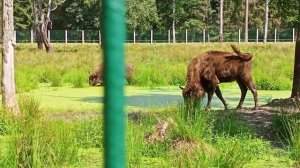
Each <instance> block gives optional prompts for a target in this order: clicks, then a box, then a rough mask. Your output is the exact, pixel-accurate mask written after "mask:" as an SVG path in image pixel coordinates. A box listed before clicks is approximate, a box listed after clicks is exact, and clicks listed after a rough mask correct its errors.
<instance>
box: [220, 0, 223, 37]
mask: <svg viewBox="0 0 300 168" xmlns="http://www.w3.org/2000/svg"><path fill="white" fill-rule="evenodd" d="M223 7H224V0H220V32H219V42H223V41H224V37H223Z"/></svg>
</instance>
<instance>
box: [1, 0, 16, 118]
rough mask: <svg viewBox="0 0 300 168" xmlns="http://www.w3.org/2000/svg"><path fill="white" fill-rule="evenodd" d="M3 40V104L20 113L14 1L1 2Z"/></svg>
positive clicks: (4, 0)
mask: <svg viewBox="0 0 300 168" xmlns="http://www.w3.org/2000/svg"><path fill="white" fill-rule="evenodd" d="M1 8H2V10H1V24H2V25H1V27H2V29H1V37H2V38H1V39H2V40H3V46H2V104H3V106H4V107H5V108H7V109H8V110H11V111H12V112H13V114H15V115H17V114H18V113H19V106H18V103H17V98H16V89H15V75H14V45H15V43H16V42H15V39H14V20H13V0H3V1H2V2H1Z"/></svg>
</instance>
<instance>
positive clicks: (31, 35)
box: [30, 29, 33, 43]
mask: <svg viewBox="0 0 300 168" xmlns="http://www.w3.org/2000/svg"><path fill="white" fill-rule="evenodd" d="M30 43H33V30H32V29H31V30H30Z"/></svg>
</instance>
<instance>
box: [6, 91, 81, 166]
mask: <svg viewBox="0 0 300 168" xmlns="http://www.w3.org/2000/svg"><path fill="white" fill-rule="evenodd" d="M20 102H21V103H20V107H21V112H22V114H21V115H20V116H19V117H18V118H14V120H15V122H13V125H12V126H13V127H11V133H10V134H6V136H7V138H8V141H7V150H6V151H5V153H4V154H3V155H2V157H1V159H0V167H58V166H62V165H73V164H76V163H77V162H78V157H77V152H78V147H77V146H76V144H75V141H74V139H75V138H74V134H73V132H72V131H71V130H72V125H69V124H66V123H65V122H62V121H52V122H48V121H45V120H44V119H43V118H42V113H41V111H40V108H39V102H38V101H37V100H35V99H33V98H31V97H23V98H21V101H20Z"/></svg>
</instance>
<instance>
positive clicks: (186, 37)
mask: <svg viewBox="0 0 300 168" xmlns="http://www.w3.org/2000/svg"><path fill="white" fill-rule="evenodd" d="M187 42H188V31H187V29H185V43H186V44H187Z"/></svg>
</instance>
